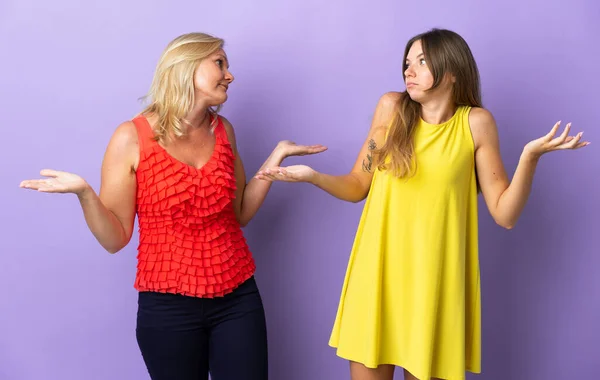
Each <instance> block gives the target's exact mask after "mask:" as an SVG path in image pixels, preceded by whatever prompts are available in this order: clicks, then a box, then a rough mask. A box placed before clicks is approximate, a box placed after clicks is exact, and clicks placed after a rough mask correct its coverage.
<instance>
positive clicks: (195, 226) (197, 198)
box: [135, 120, 255, 298]
mask: <svg viewBox="0 0 600 380" xmlns="http://www.w3.org/2000/svg"><path fill="white" fill-rule="evenodd" d="M146 127H147V128H148V129H149V128H150V127H149V125H147V126H146ZM146 144H147V146H146V147H144V146H143V145H142V151H141V153H140V163H139V165H138V170H137V184H138V190H137V213H138V220H139V231H140V242H139V246H138V268H137V275H136V281H135V288H136V289H137V290H139V291H157V292H169V293H178V294H184V295H189V296H196V297H204V298H212V297H219V296H223V295H225V294H227V293H230V292H231V291H233V290H234V289H235V288H236V287H237V286H239V285H240V284H241V283H243V282H244V281H245V280H247V279H248V278H250V277H251V276H252V275H253V274H254V270H255V264H254V260H253V258H252V254H251V253H250V250H249V248H248V245H247V242H246V239H245V238H244V236H243V233H242V230H241V227H240V225H239V223H238V221H237V220H236V217H235V211H234V208H233V200H234V198H235V190H236V179H235V174H234V160H235V157H234V155H233V151H232V149H231V146H230V145H229V142H228V141H227V135H226V132H225V130H224V126H223V124H222V122H221V121H220V120H219V123H218V125H217V127H216V129H215V147H214V151H213V154H212V156H211V157H210V159H209V160H208V162H207V163H206V164H205V165H204V166H203V167H202V168H200V169H196V168H194V167H192V166H190V165H187V164H185V163H183V162H181V161H178V160H177V159H175V158H174V157H172V156H171V155H170V154H168V153H167V151H166V150H165V149H164V148H163V147H161V146H160V145H159V144H158V143H157V142H155V141H147V142H146Z"/></svg>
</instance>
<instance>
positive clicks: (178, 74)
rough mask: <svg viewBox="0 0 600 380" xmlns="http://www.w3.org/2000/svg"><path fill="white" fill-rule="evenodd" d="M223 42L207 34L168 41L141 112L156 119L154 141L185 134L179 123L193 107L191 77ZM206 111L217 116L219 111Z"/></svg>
mask: <svg viewBox="0 0 600 380" xmlns="http://www.w3.org/2000/svg"><path fill="white" fill-rule="evenodd" d="M224 44H225V41H224V40H223V39H221V38H217V37H213V36H211V35H209V34H206V33H188V34H183V35H181V36H179V37H177V38H175V39H174V40H173V41H171V42H170V43H169V44H168V45H167V47H166V48H165V50H164V51H163V53H162V55H161V57H160V59H159V61H158V64H157V66H156V70H155V72H154V78H153V80H152V85H151V86H150V90H149V92H148V94H147V95H146V96H144V97H143V98H142V99H144V100H146V99H147V100H149V105H148V106H147V107H146V108H145V109H144V110H143V111H142V112H141V113H142V114H146V113H152V114H154V115H156V116H157V117H158V122H157V123H156V126H155V128H154V129H155V131H154V133H155V136H154V138H155V140H161V141H162V140H164V139H165V137H167V136H168V134H169V133H170V132H172V133H173V134H174V135H175V136H177V137H180V136H183V135H184V134H185V129H184V128H183V126H182V124H183V123H182V121H183V118H184V117H185V115H186V114H187V113H188V112H189V111H190V110H191V109H192V107H193V106H194V101H195V99H194V98H195V97H194V74H195V72H196V69H197V68H198V65H199V64H200V62H201V61H202V60H203V59H205V58H207V57H208V56H210V55H211V54H213V53H215V52H217V51H218V50H219V49H222V48H223V46H224ZM219 108H220V106H219V107H217V108H216V109H212V108H211V109H209V112H211V113H213V114H216V113H217V112H218V111H219Z"/></svg>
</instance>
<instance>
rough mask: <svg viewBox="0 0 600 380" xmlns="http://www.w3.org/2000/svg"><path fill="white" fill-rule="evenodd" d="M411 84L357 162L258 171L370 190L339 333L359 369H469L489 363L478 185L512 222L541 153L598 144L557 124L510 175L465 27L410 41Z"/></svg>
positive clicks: (503, 220) (388, 108) (358, 193)
mask: <svg viewBox="0 0 600 380" xmlns="http://www.w3.org/2000/svg"><path fill="white" fill-rule="evenodd" d="M404 63H405V67H404V72H403V77H404V80H405V83H406V91H405V92H402V93H397V92H390V93H387V94H385V95H383V96H382V97H381V99H380V101H379V103H378V105H377V108H376V110H375V115H374V118H373V121H372V125H371V129H370V132H369V135H368V137H367V139H366V141H365V143H364V145H363V146H362V149H361V151H360V153H359V156H358V159H357V160H356V163H355V165H354V167H353V168H352V170H351V172H350V173H349V174H346V175H341V176H332V175H328V174H324V173H319V172H317V171H315V170H313V169H312V168H310V167H308V166H305V165H294V166H290V167H287V168H282V167H278V166H276V167H269V168H267V169H264V170H262V171H259V173H258V174H257V178H260V179H264V180H267V181H290V182H309V183H312V184H314V185H316V186H318V187H319V188H321V189H323V190H325V191H326V192H328V193H329V194H331V195H333V196H335V197H337V198H339V199H342V200H346V201H350V202H359V201H361V200H363V199H365V198H366V202H365V205H364V209H363V213H362V216H361V219H360V223H359V226H358V230H357V233H356V237H355V241H354V245H353V248H352V253H351V256H350V260H349V263H348V268H347V272H346V278H345V281H344V285H343V289H342V294H341V298H340V303H339V307H338V312H337V317H336V320H335V324H334V327H333V332H332V335H331V339H330V345H331V346H333V347H336V348H337V354H338V355H339V356H340V357H342V358H345V359H348V360H349V361H350V372H351V377H352V379H353V380H391V379H392V378H393V374H394V369H395V367H396V366H399V367H403V368H404V371H405V373H404V375H405V379H407V380H408V379H413V380H414V379H420V380H429V379H430V378H436V379H447V380H463V379H464V378H465V372H466V371H470V372H475V373H479V372H480V361H481V354H480V338H481V323H480V284H479V279H480V277H479V263H478V236H477V235H478V231H477V228H478V223H477V194H478V190H479V189H480V190H481V192H482V193H483V197H484V199H485V203H486V205H487V207H488V209H489V211H490V213H491V215H492V217H493V218H494V220H495V221H496V222H497V223H498V224H499V225H500V226H502V227H505V228H512V227H513V226H514V225H515V223H516V222H517V219H518V218H519V215H520V214H521V212H522V210H523V207H524V206H525V203H526V201H527V198H528V196H529V193H530V189H531V183H532V180H533V176H534V171H535V168H536V165H537V163H538V161H539V159H540V157H541V156H542V155H543V154H545V153H547V152H551V151H555V150H563V149H578V148H581V147H584V146H586V145H588V144H589V143H588V142H583V141H581V133H579V134H577V135H576V136H574V137H572V136H569V135H568V133H569V130H570V124H567V126H566V128H565V130H564V131H563V132H562V133H561V134H560V135H559V136H556V133H557V130H558V128H559V124H560V123H557V124H556V125H554V127H553V128H552V130H551V131H550V132H549V133H548V134H547V135H546V136H543V137H541V138H539V139H536V140H534V141H531V142H530V143H528V144H527V145H526V146H525V148H524V149H523V153H522V155H521V159H520V161H519V165H518V167H517V169H516V172H515V174H514V176H513V178H512V181H509V180H508V178H507V175H506V172H505V169H504V166H503V164H502V160H501V157H500V150H499V143H498V133H497V128H496V124H495V122H494V119H493V117H492V115H491V114H490V113H489V112H488V111H487V110H485V109H484V108H482V103H481V93H480V85H479V73H478V69H477V65H476V63H475V60H474V58H473V55H472V53H471V50H470V48H469V46H468V45H467V43H466V42H465V41H464V39H463V38H462V37H461V36H459V35H458V34H456V33H454V32H452V31H449V30H440V29H433V30H430V31H428V32H426V33H423V34H420V35H418V36H415V37H414V38H412V39H411V40H410V41H409V42H408V43H407V45H406V49H405V53H404Z"/></svg>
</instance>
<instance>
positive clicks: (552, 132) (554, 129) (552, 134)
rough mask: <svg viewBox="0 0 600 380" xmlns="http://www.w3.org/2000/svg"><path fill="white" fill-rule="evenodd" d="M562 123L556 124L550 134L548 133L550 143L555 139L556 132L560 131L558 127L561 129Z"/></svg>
mask: <svg viewBox="0 0 600 380" xmlns="http://www.w3.org/2000/svg"><path fill="white" fill-rule="evenodd" d="M560 123H561V121H560V120H559V121H557V122H556V124H554V126H553V127H552V129H551V130H550V132H548V134H546V136H545V137H546V140H547V141H550V140H552V139H553V138H554V136H555V135H556V131H558V127H560Z"/></svg>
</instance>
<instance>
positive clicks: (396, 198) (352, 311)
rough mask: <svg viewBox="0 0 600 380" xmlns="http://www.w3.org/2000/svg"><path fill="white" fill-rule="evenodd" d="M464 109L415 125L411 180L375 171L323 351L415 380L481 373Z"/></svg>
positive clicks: (470, 149) (472, 181) (470, 155)
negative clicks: (404, 372) (395, 369)
mask: <svg viewBox="0 0 600 380" xmlns="http://www.w3.org/2000/svg"><path fill="white" fill-rule="evenodd" d="M470 110H471V108H470V107H459V108H458V109H457V110H456V112H455V114H454V115H453V116H452V118H451V119H450V120H448V121H447V122H444V123H442V124H429V123H426V122H425V121H424V120H420V121H419V124H418V125H417V128H416V130H415V135H414V139H415V140H414V143H415V162H416V171H415V175H414V176H412V177H409V178H397V177H395V176H393V175H392V174H389V173H387V172H382V171H380V170H377V171H376V172H375V173H374V176H373V181H372V183H371V188H370V190H369V194H368V197H367V199H366V201H365V205H364V209H363V213H362V216H361V219H360V222H359V225H358V230H357V232H356V236H355V240H354V244H353V247H352V252H351V255H350V259H349V263H348V267H347V272H346V278H345V281H344V285H343V290H342V294H341V297H340V304H339V308H338V312H337V317H336V320H335V324H334V328H333V332H332V334H331V339H330V345H331V346H333V347H337V354H338V355H339V356H341V357H343V358H346V359H349V360H353V361H357V362H360V363H363V364H365V365H366V366H367V367H376V366H377V365H379V364H394V365H397V366H401V367H403V368H406V369H407V370H408V371H410V372H411V373H412V374H413V375H415V376H416V377H417V378H419V379H429V378H430V377H438V378H443V379H451V380H462V379H464V378H465V371H470V372H479V371H480V361H481V354H480V338H481V323H480V319H481V312H480V291H479V290H480V282H479V280H480V275H479V261H478V226H477V218H478V215H477V196H478V195H477V180H476V175H475V157H474V153H475V150H474V149H475V146H474V143H473V138H472V135H471V129H470V125H469V112H470Z"/></svg>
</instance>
